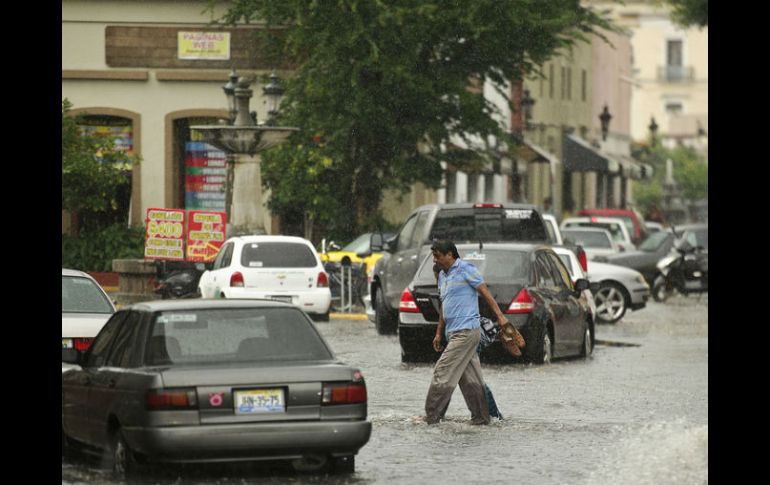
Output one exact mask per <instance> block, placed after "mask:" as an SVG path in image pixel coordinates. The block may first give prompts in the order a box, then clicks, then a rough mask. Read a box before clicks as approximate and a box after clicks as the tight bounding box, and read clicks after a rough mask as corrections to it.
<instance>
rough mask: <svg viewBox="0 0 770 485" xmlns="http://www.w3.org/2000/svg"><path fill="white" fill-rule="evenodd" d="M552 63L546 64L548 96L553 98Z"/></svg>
mask: <svg viewBox="0 0 770 485" xmlns="http://www.w3.org/2000/svg"><path fill="white" fill-rule="evenodd" d="M553 77H554V74H553V64H549V65H548V97H549V98H550V99H553Z"/></svg>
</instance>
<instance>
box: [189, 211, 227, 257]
mask: <svg viewBox="0 0 770 485" xmlns="http://www.w3.org/2000/svg"><path fill="white" fill-rule="evenodd" d="M226 221H227V214H226V213H224V212H206V211H197V210H192V211H190V213H189V219H188V222H187V261H200V262H204V263H208V262H210V261H214V258H216V257H217V253H218V252H219V248H220V247H222V244H224V242H225V239H226V238H227V234H226V230H225V227H226Z"/></svg>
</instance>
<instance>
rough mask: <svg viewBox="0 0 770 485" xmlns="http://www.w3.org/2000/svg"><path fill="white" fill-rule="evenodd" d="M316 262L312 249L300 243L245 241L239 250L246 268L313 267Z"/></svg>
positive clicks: (242, 263)
mask: <svg viewBox="0 0 770 485" xmlns="http://www.w3.org/2000/svg"><path fill="white" fill-rule="evenodd" d="M317 264H318V262H317V261H316V257H315V255H314V254H313V251H312V250H311V249H310V248H309V247H308V246H307V245H305V244H300V243H289V242H260V243H247V244H244V246H243V251H242V252H241V265H242V266H244V267H246V268H314V267H315V266H316V265H317Z"/></svg>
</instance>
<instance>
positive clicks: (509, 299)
mask: <svg viewBox="0 0 770 485" xmlns="http://www.w3.org/2000/svg"><path fill="white" fill-rule="evenodd" d="M457 251H458V253H459V254H460V257H461V258H462V259H463V260H465V261H467V262H469V263H471V264H474V265H476V267H478V269H479V271H480V272H481V274H482V275H483V276H484V280H485V283H486V285H487V286H488V287H489V291H490V292H491V293H492V295H494V297H495V300H496V302H497V304H498V305H499V307H500V310H502V312H503V313H504V314H505V316H506V317H507V318H508V320H509V321H510V322H511V324H513V326H514V327H516V328H517V329H518V330H519V331H520V332H521V334H522V336H523V337H524V340H525V342H526V346H525V347H524V349H523V355H522V357H521V358H522V359H524V360H527V361H529V362H534V363H537V364H545V363H548V362H550V361H551V359H553V358H556V357H565V356H570V355H583V356H588V355H590V354H591V353H592V352H593V346H594V339H595V337H594V326H593V318H592V316H591V313H590V310H589V306H588V302H587V301H586V299H585V296H584V295H583V291H584V290H586V289H588V288H589V282H588V281H587V280H585V279H578V280H577V281H576V282H575V283H573V282H572V279H571V278H570V275H569V272H568V271H567V269H566V268H565V267H564V263H563V262H562V261H561V259H559V256H557V255H556V253H554V252H553V250H552V249H551V248H549V247H548V246H543V245H539V244H518V243H485V244H479V243H476V244H457ZM421 263H422V264H421V265H420V268H419V269H418V271H417V274H416V275H415V277H414V279H413V280H412V282H411V283H410V284H409V286H408V287H407V288H406V289H405V290H404V291H403V292H402V294H401V302H400V304H399V317H398V320H399V322H398V334H399V342H400V344H401V359H402V360H403V361H411V360H424V359H436V358H438V355H439V354H438V353H437V352H435V351H434V350H433V348H432V346H431V342H432V341H433V337H434V336H435V334H436V326H437V325H438V299H439V296H438V285H437V283H436V278H435V276H434V273H433V258H432V256H430V255H428V256H427V257H425V258H423V260H422V262H421ZM479 312H480V314H481V316H483V317H488V318H491V319H492V320H494V321H496V320H497V318H496V316H495V314H494V312H493V311H492V309H491V308H489V306H488V305H487V303H486V300H484V298H482V297H479ZM481 358H482V360H487V361H489V360H492V361H502V362H510V361H511V359H514V358H513V357H511V355H510V354H509V353H508V352H507V351H505V349H503V347H502V344H501V343H500V342H499V341H496V342H494V343H493V344H492V345H490V346H488V347H486V348H485V349H484V350H483V351H482V353H481Z"/></svg>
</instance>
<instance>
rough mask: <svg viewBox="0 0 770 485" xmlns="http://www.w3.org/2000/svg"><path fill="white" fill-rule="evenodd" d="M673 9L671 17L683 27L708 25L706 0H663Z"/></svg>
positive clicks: (707, 4) (707, 3)
mask: <svg viewBox="0 0 770 485" xmlns="http://www.w3.org/2000/svg"><path fill="white" fill-rule="evenodd" d="M665 2H666V3H668V4H669V5H671V7H672V8H673V9H674V10H673V13H672V18H673V19H674V21H675V22H677V23H678V24H680V25H682V26H684V27H690V26H698V27H708V25H709V2H708V0H665Z"/></svg>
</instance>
